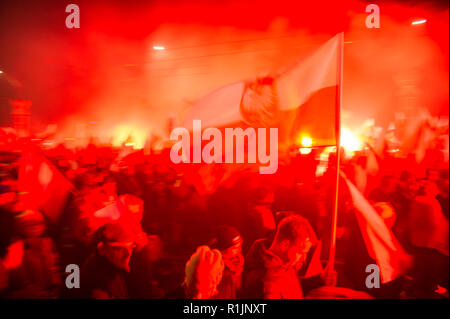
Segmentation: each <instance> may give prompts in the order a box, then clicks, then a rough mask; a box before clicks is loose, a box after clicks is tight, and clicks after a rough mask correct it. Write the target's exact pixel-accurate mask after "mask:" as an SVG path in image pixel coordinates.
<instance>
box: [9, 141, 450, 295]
mask: <svg viewBox="0 0 450 319" xmlns="http://www.w3.org/2000/svg"><path fill="white" fill-rule="evenodd" d="M124 147H125V146H124ZM40 151H41V153H42V156H43V157H45V158H46V160H48V162H49V163H51V165H52V167H53V168H55V169H57V170H58V171H59V172H61V173H62V175H63V176H64V177H65V178H67V180H68V181H70V183H71V185H72V186H73V187H72V188H71V189H70V191H69V192H68V194H67V196H66V197H65V200H64V206H63V207H62V208H61V209H60V211H59V212H58V214H57V215H56V217H55V215H50V214H49V212H48V211H46V209H45V208H35V207H34V208H33V207H31V206H29V205H26V204H25V203H24V200H23V198H25V197H26V194H24V193H26V192H24V191H23V190H22V189H21V185H20V184H21V181H20V171H21V165H23V164H21V158H22V156H21V155H23V153H20V152H18V153H17V152H16V153H15V152H3V153H2V154H1V171H0V172H1V180H0V207H1V212H0V219H1V221H0V228H1V229H0V298H200V299H207V298H221V299H234V298H304V297H306V298H323V297H336V298H338V297H340V298H442V297H444V298H448V292H447V289H448V227H449V226H448V210H449V208H448V204H449V191H448V180H449V176H448V169H447V170H445V169H444V170H443V169H436V168H433V167H427V168H425V170H424V172H425V173H424V174H421V173H419V171H418V170H416V169H415V168H411V167H414V166H408V165H405V163H406V162H405V161H406V160H405V159H401V158H395V157H394V156H393V155H389V154H387V153H386V157H384V158H383V159H380V158H379V159H378V160H379V161H380V163H379V170H378V172H377V173H376V174H375V175H365V179H364V183H361V182H360V181H361V179H360V178H359V177H358V176H360V175H361V174H360V173H361V172H364V171H365V169H366V167H367V165H366V164H367V160H368V155H367V152H368V150H363V151H361V152H359V153H356V154H355V155H354V156H353V157H351V158H347V157H345V156H343V157H342V162H341V170H342V172H344V173H345V174H346V176H347V177H348V178H349V179H350V180H352V181H353V182H354V184H355V185H357V186H358V187H359V189H360V191H361V193H362V194H364V196H366V198H367V199H368V200H369V201H370V202H371V204H372V205H373V207H374V208H375V209H376V211H377V212H378V213H379V214H380V216H381V217H382V219H383V221H384V223H385V224H386V226H387V227H388V228H389V229H390V230H391V231H392V233H393V234H394V235H395V237H396V238H397V239H398V241H399V242H400V243H401V245H402V246H403V248H404V249H405V250H406V252H408V253H409V254H411V255H412V256H413V258H414V263H413V265H412V266H411V267H410V269H408V270H407V271H406V272H404V273H402V274H401V275H400V276H398V277H397V278H396V279H395V280H393V281H390V282H389V283H384V284H381V286H380V287H379V288H377V289H374V288H369V287H367V285H366V277H367V275H368V274H367V273H366V266H367V265H368V264H374V263H376V262H375V261H374V259H372V258H371V257H370V254H369V253H368V251H367V248H366V247H365V244H364V240H363V237H362V235H361V230H360V229H359V226H358V221H357V218H356V217H355V214H354V213H353V210H354V209H355V208H354V207H353V205H352V201H351V199H350V197H349V193H348V189H347V187H346V186H345V183H344V182H341V183H340V184H339V205H338V213H339V215H338V221H337V231H336V236H337V242H336V256H335V263H334V267H333V268H332V269H330V267H328V264H327V261H328V254H329V251H330V244H329V242H330V236H331V228H332V227H331V224H332V211H333V200H334V194H335V186H336V164H335V163H336V156H335V154H333V153H332V154H330V156H329V159H328V168H327V170H326V171H325V173H324V174H322V175H318V174H316V171H317V165H319V161H318V160H317V158H318V152H320V151H321V150H320V149H313V150H312V152H310V153H309V154H300V153H298V152H296V153H295V154H294V155H292V154H291V155H290V156H286V158H280V161H279V168H278V171H277V173H276V174H273V175H260V174H258V172H253V171H251V170H245V169H239V170H236V171H234V172H231V173H229V174H228V175H226V174H224V173H223V171H221V169H222V168H220V167H215V168H214V169H210V170H209V171H207V172H208V174H206V175H205V174H204V175H203V176H201V175H199V174H197V175H196V173H198V172H199V171H200V170H199V169H198V167H195V168H194V169H191V171H188V170H187V169H186V168H185V167H183V168H182V169H180V166H177V165H176V164H173V163H172V162H171V161H170V157H169V152H168V150H163V151H160V152H157V153H155V152H153V153H150V154H144V152H143V151H142V150H141V151H136V152H131V153H130V154H129V155H128V156H120V154H119V153H120V152H121V150H118V149H115V148H113V147H100V146H95V145H92V144H91V145H89V146H88V147H87V148H85V149H82V150H77V151H75V150H69V149H66V148H65V147H63V146H59V147H57V148H55V149H53V150H51V151H44V150H40ZM388 156H391V158H388ZM205 165H206V164H205ZM386 167H387V168H389V169H385V168H386ZM225 175H226V176H227V178H224V176H225ZM205 179H206V180H207V179H209V185H211V184H214V187H212V188H211V187H209V188H208V191H205V187H204V183H205ZM217 180H220V182H217ZM55 196H56V195H55ZM68 265H75V266H77V267H79V278H78V279H76V278H75V279H74V277H73V276H72V275H71V273H70V272H67V268H66V267H67V266H68ZM69 275H70V280H69V279H68V278H69ZM71 280H74V282H76V281H77V280H78V281H79V288H77V287H76V285H75V287H74V285H73V283H72V285H71V284H70V282H69V284H68V281H71ZM333 287H334V288H333ZM338 287H341V288H345V289H342V290H339V289H337V288H338Z"/></svg>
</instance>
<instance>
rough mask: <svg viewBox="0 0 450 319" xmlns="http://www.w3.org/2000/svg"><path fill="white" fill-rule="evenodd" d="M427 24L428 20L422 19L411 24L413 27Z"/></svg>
mask: <svg viewBox="0 0 450 319" xmlns="http://www.w3.org/2000/svg"><path fill="white" fill-rule="evenodd" d="M425 22H427V19H420V20H415V21H413V22H411V24H412V25H417V24H423V23H425Z"/></svg>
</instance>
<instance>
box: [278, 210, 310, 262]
mask: <svg viewBox="0 0 450 319" xmlns="http://www.w3.org/2000/svg"><path fill="white" fill-rule="evenodd" d="M316 242H317V237H316V234H315V233H314V230H313V229H312V227H311V225H310V224H309V222H308V220H307V219H305V218H303V217H301V216H298V215H293V216H289V217H286V218H284V219H283V220H281V222H280V223H279V224H278V227H277V231H276V234H275V238H274V240H273V242H272V245H271V247H270V250H272V251H273V252H274V253H275V254H277V255H278V256H279V257H280V258H281V259H282V260H283V262H285V263H288V264H291V265H295V264H297V263H298V262H300V261H301V260H304V259H305V258H306V255H307V254H308V251H309V250H310V249H311V247H312V246H313V245H315V244H316Z"/></svg>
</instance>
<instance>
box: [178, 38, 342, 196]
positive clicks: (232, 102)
mask: <svg viewBox="0 0 450 319" xmlns="http://www.w3.org/2000/svg"><path fill="white" fill-rule="evenodd" d="M342 50H343V33H340V34H338V35H336V36H335V37H333V38H332V39H330V40H329V41H327V42H326V43H325V44H323V45H322V46H321V47H319V48H318V49H316V50H315V51H314V52H311V54H310V55H309V56H308V57H307V58H306V59H301V60H300V61H298V62H297V63H296V64H294V65H293V66H291V67H290V68H287V70H286V71H284V72H281V73H279V74H276V75H272V76H268V77H265V78H259V79H257V80H253V81H239V82H235V83H231V84H229V85H226V86H223V87H221V88H218V89H217V90H215V91H213V92H211V93H209V94H207V95H206V96H204V97H203V98H201V99H200V100H199V101H197V103H196V104H195V105H194V106H193V108H192V109H191V111H190V113H189V114H188V115H187V116H186V118H185V121H184V127H185V128H187V129H188V130H191V131H192V130H193V121H194V120H201V126H202V129H206V128H208V127H215V128H219V129H224V128H226V127H241V128H246V127H254V128H278V138H279V140H278V146H279V151H284V150H287V149H288V148H289V147H290V146H300V145H301V141H302V139H303V138H307V139H308V140H309V141H310V145H307V146H311V147H314V146H333V145H336V140H337V138H336V136H337V134H336V133H337V132H338V131H339V126H340V114H339V110H340V104H341V102H340V100H341V93H340V92H341V83H342V58H343V54H342ZM266 132H267V133H266V134H267V135H266V136H269V133H268V131H266ZM223 145H225V143H223ZM266 149H268V147H266ZM223 154H224V153H223ZM208 165H214V166H220V167H219V168H218V167H216V168H215V170H214V171H215V172H216V174H215V175H217V176H219V177H218V178H214V177H212V178H210V181H209V182H203V179H202V178H201V177H200V176H199V177H198V178H197V179H195V183H196V184H200V187H197V188H198V189H202V190H204V189H207V190H208V191H207V193H210V192H212V191H214V190H215V189H216V188H217V187H218V185H219V184H222V183H223V182H224V180H225V179H227V178H224V176H231V175H232V174H231V173H230V174H226V173H225V172H224V171H226V172H230V171H234V172H236V171H240V170H241V169H243V168H245V169H250V170H252V169H253V168H255V165H238V164H220V165H216V164H208ZM208 165H206V166H208ZM225 166H226V167H225ZM200 170H205V168H204V167H200V168H199V171H200ZM194 175H195V174H194ZM202 183H203V184H202ZM205 183H206V184H205Z"/></svg>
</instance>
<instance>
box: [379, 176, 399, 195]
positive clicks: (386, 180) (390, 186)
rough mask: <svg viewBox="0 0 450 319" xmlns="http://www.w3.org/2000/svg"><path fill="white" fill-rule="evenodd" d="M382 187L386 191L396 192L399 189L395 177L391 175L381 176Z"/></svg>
mask: <svg viewBox="0 0 450 319" xmlns="http://www.w3.org/2000/svg"><path fill="white" fill-rule="evenodd" d="M381 187H382V189H383V191H384V192H385V193H394V192H395V191H396V189H397V182H396V180H395V177H394V176H391V175H384V176H383V177H382V178H381Z"/></svg>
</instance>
